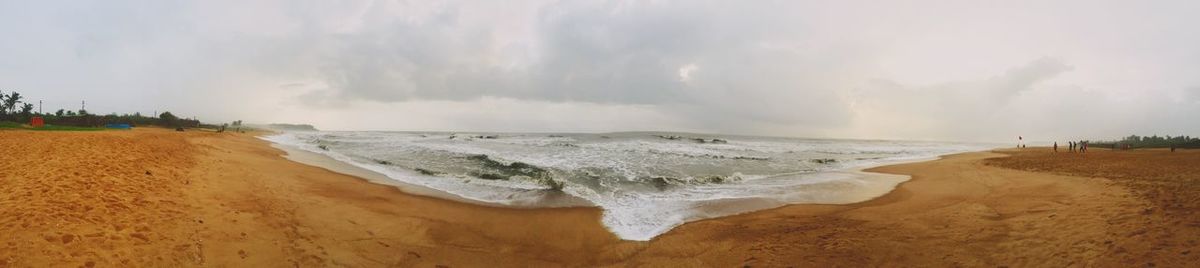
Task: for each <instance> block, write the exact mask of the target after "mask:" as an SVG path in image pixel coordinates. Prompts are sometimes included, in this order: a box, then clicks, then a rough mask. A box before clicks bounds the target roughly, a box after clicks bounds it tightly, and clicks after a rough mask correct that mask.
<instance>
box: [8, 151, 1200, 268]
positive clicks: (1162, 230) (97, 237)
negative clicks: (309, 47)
mask: <svg viewBox="0 0 1200 268" xmlns="http://www.w3.org/2000/svg"><path fill="white" fill-rule="evenodd" d="M281 153H282V152H281V151H279V150H277V149H274V148H271V147H270V146H268V145H267V144H266V143H265V142H263V141H261V140H258V139H255V138H253V137H252V136H251V135H249V134H234V133H220V134H218V133H211V132H198V131H190V132H185V133H177V132H173V131H167V130H161V129H138V130H135V131H102V132H30V131H0V228H2V229H0V231H3V233H4V235H3V236H0V267H3V266H19V267H24V266H50V265H53V266H92V265H95V266H238V267H242V266H249V267H290V266H302V267H314V266H352V267H363V266H367V267H378V266H400V267H409V266H419V267H434V266H439V265H441V266H449V267H455V266H458V267H463V266H466V267H479V266H486V267H497V266H514V267H522V266H524V267H527V266H627V265H650V266H718V267H730V266H743V265H749V266H766V267H774V266H827V265H840V266H862V265H902V266H930V265H938V266H945V265H971V266H977V265H978V266H983V265H986V266H1064V265H1092V266H1128V265H1137V266H1144V265H1146V264H1148V263H1154V264H1156V265H1159V266H1196V265H1197V264H1200V261H1198V260H1197V256H1200V252H1198V251H1196V249H1197V242H1196V239H1197V238H1196V237H1195V236H1191V237H1182V236H1180V237H1175V238H1169V237H1168V236H1170V234H1191V233H1187V231H1193V232H1194V231H1195V228H1196V225H1195V224H1196V222H1195V221H1194V220H1195V218H1194V216H1180V215H1193V214H1184V212H1181V211H1177V210H1167V209H1161V210H1156V209H1150V212H1146V211H1147V208H1153V207H1155V206H1159V207H1162V205H1160V204H1158V203H1156V202H1158V201H1154V199H1153V198H1148V195H1146V194H1142V192H1143V190H1141V189H1139V188H1131V186H1129V185H1126V184H1123V183H1119V182H1118V181H1114V180H1109V179H1102V178H1089V177H1073V176H1068V175H1056V174H1050V173H1034V172H1027V171H1018V170H1014V169H1008V168H1003V167H1000V166H1006V167H1008V165H1007V164H997V163H992V162H991V161H996V160H988V161H986V162H988V163H986V164H985V160H984V159H986V158H993V157H1000V156H1003V155H1001V154H997V153H986V152H983V153H967V154H959V155H954V156H949V157H947V158H945V159H943V160H938V161H931V162H923V163H913V164H904V165H897V166H889V167H882V168H876V169H874V171H877V172H885V173H896V174H911V175H913V180H911V181H909V182H906V183H904V184H902V185H901V186H900V187H899V188H898V189H897V190H896V191H894V192H892V193H889V194H887V195H885V196H883V197H881V198H879V199H875V200H872V201H868V202H864V203H859V204H852V205H792V206H786V207H782V208H777V209H771V210H765V211H759V212H753V213H747V214H743V215H737V216H731V217H725V218H718V219H711V220H704V221H699V222H693V223H689V224H685V225H683V226H680V227H678V228H676V229H675V230H672V231H671V232H669V233H667V234H664V235H662V236H660V237H658V238H656V239H654V240H652V241H649V242H630V241H620V240H618V239H616V238H615V237H614V236H613V235H612V234H610V233H608V232H607V231H606V230H605V229H604V228H603V227H602V226H601V225H600V223H599V218H600V213H601V212H600V211H599V210H598V209H595V208H563V209H508V208H495V207H485V206H478V205H471V204H463V203H458V202H453V201H446V200H441V199H435V198H429V197H421V196H415V195H409V194H405V193H402V192H400V191H398V190H396V188H394V187H391V186H384V185H378V184H372V183H368V182H366V181H364V180H361V179H358V178H355V177H351V176H347V175H342V174H338V173H333V172H330V171H327V170H324V169H320V168H316V167H311V166H306V165H301V164H297V163H294V162H291V161H288V160H286V159H284V158H282V157H279V154H281ZM1160 153H1165V152H1160ZM1023 157H1025V156H1022V155H1018V156H1017V157H1014V159H1018V158H1019V159H1024V158H1023ZM1114 161H1120V160H1114ZM1177 161H1183V162H1184V163H1186V164H1189V165H1193V166H1195V165H1196V164H1200V158H1182V159H1181V160H1177ZM1025 166H1027V165H1026V164H1020V163H1016V164H1013V165H1012V166H1011V167H1013V168H1019V169H1022V168H1023V167H1025ZM1188 172H1192V171H1188ZM1061 174H1072V173H1069V172H1065V173H1061ZM1189 174H1191V175H1188V176H1185V178H1196V177H1197V176H1196V173H1189ZM1130 189H1134V190H1130ZM1190 189H1194V188H1190ZM1160 190H1169V189H1160ZM1178 200H1182V202H1194V200H1195V199H1186V198H1180V199H1178ZM1183 207H1195V204H1186V205H1184V206H1183ZM1168 213H1173V214H1170V215H1168ZM1164 222H1166V223H1164ZM1189 228H1190V229H1189ZM1163 241H1166V242H1163Z"/></svg>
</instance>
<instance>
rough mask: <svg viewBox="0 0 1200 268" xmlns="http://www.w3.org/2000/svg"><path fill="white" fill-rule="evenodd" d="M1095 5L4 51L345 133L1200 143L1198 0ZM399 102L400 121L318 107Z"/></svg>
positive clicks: (507, 16)
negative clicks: (1083, 137)
mask: <svg viewBox="0 0 1200 268" xmlns="http://www.w3.org/2000/svg"><path fill="white" fill-rule="evenodd" d="M1080 5H1081V4H1080V3H1054V4H1047V5H1037V6H1036V7H1034V5H1023V4H1014V5H1012V6H1008V7H1005V8H1003V9H994V8H985V7H979V6H976V5H970V4H963V3H959V2H956V1H951V2H938V1H929V2H924V3H920V4H915V3H906V4H891V3H870V4H859V3H845V2H825V3H821V2H799V1H763V2H751V3H730V2H724V1H628V2H626V1H561V2H558V1H534V0H528V1H504V2H497V3H492V2H482V3H481V2H467V1H364V2H324V1H256V2H253V3H241V2H221V1H205V2H155V3H141V2H122V1H104V2H90V3H76V2H61V3H56V2H53V1H39V2H36V3H35V2H12V3H3V4H0V34H3V35H5V36H4V37H5V38H6V40H14V41H13V42H3V43H0V58H3V59H5V60H4V61H0V87H2V88H6V89H10V90H11V89H19V90H22V91H23V93H26V95H29V96H35V97H36V98H42V99H46V100H49V101H51V102H50V105H51V106H52V107H51V108H57V107H66V108H71V107H75V106H76V103H77V102H78V101H79V100H80V99H86V100H88V101H89V103H94V104H93V105H94V106H93V107H95V109H99V110H102V111H113V112H134V111H140V112H144V113H148V112H151V111H153V110H161V109H167V108H170V109H174V110H182V111H183V113H184V114H197V115H200V116H201V117H205V118H212V119H210V120H233V119H247V120H248V121H254V120H264V121H265V120H276V121H310V122H311V123H316V124H319V125H320V124H329V125H335V126H338V127H340V128H348V129H354V128H358V129H361V128H374V129H380V128H383V129H422V128H480V127H481V126H486V128H493V129H506V130H521V129H526V128H528V130H531V131H561V130H587V131H596V130H597V128H595V127H590V126H585V125H580V124H569V123H565V122H571V120H570V119H572V118H587V119H586V120H584V121H586V122H590V124H591V125H592V126H604V128H603V129H607V130H614V131H615V130H628V129H647V128H652V129H666V130H691V131H710V132H730V133H747V134H769V135H788V136H833V137H862V138H872V137H884V138H920V139H926V138H936V139H969V140H978V139H982V140H998V139H1006V138H1007V137H1008V136H1010V135H1011V134H1012V133H1016V132H1021V133H1038V132H1042V133H1057V134H1053V135H1078V134H1072V133H1068V132H1065V131H1063V132H1060V131H1059V126H1062V125H1063V122H1064V121H1066V122H1072V123H1067V124H1068V125H1070V124H1074V123H1073V122H1082V121H1088V120H1091V119H1090V118H1091V117H1096V116H1102V117H1103V118H1106V119H1107V121H1108V122H1109V123H1110V124H1109V125H1112V127H1110V128H1105V129H1095V130H1089V131H1092V132H1090V133H1092V134H1094V135H1123V134H1124V132H1137V131H1151V130H1159V129H1162V130H1164V131H1200V129H1197V128H1200V126H1196V125H1195V124H1182V123H1178V122H1179V121H1180V120H1183V119H1186V118H1188V115H1187V114H1189V113H1192V112H1195V110H1196V108H1194V107H1195V106H1196V105H1195V103H1196V100H1197V99H1200V97H1196V96H1200V94H1197V93H1196V92H1197V89H1196V87H1195V85H1197V84H1200V78H1196V77H1194V75H1192V73H1193V72H1192V71H1194V70H1197V68H1198V65H1200V64H1196V62H1200V61H1196V59H1197V58H1196V54H1195V53H1194V51H1195V50H1194V47H1196V46H1197V45H1200V36H1196V34H1195V33H1194V31H1191V25H1194V22H1195V21H1192V20H1191V19H1189V18H1190V16H1189V14H1187V13H1186V12H1183V10H1188V6H1194V4H1190V3H1148V4H1145V5H1130V6H1117V5H1099V4H1089V5H1086V6H1088V7H1089V10H1090V11H1089V12H1077V11H1078V10H1075V8H1077V7H1078V6H1080ZM931 9H932V10H937V11H938V12H939V14H943V16H928V14H927V13H926V12H927V11H928V10H931ZM1012 14H1023V15H1022V17H1021V18H1020V19H1013V18H1012V17H1011V16H1012ZM1064 14H1065V15H1064ZM1123 22H1130V23H1123ZM1134 22H1136V23H1134ZM1144 48H1148V49H1144ZM1188 70H1192V71H1188ZM1189 100H1190V101H1189ZM214 104H219V106H220V107H221V109H213V107H214V106H215V105H214ZM434 104H436V105H434ZM1098 107H1106V108H1109V109H1099V108H1098ZM1112 107H1119V108H1112ZM539 111H547V112H551V111H552V113H553V114H548V115H539ZM597 111H603V112H600V113H602V114H596V113H597ZM393 112H395V113H403V114H397V115H394V116H393V118H396V120H397V121H398V122H397V123H389V124H383V125H379V124H378V123H365V122H364V123H358V124H350V123H347V122H353V121H348V120H339V119H330V118H328V117H326V116H318V114H338V115H341V116H343V117H348V116H353V115H354V114H359V115H364V117H365V115H367V114H372V115H373V114H379V113H393ZM1146 114H1156V116H1155V117H1153V118H1152V119H1151V120H1145V119H1142V118H1141V117H1139V116H1138V115H1146ZM631 117H636V118H639V119H638V120H637V122H636V123H632V121H630V122H631V123H622V122H626V121H629V120H630V119H629V118H631ZM418 118H419V119H418ZM1155 118H1162V119H1161V120H1157V119H1155ZM651 119H652V120H651ZM401 122H403V123H401ZM418 122H419V123H418ZM481 122H488V123H481ZM515 126H522V127H519V128H517V129H513V127H515ZM1073 126H1074V127H1075V129H1082V130H1087V129H1088V128H1089V127H1088V126H1087V125H1082V124H1080V125H1073ZM1047 136H1051V135H1050V134H1047Z"/></svg>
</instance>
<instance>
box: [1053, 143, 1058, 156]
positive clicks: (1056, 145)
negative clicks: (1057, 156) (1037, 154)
mask: <svg viewBox="0 0 1200 268" xmlns="http://www.w3.org/2000/svg"><path fill="white" fill-rule="evenodd" d="M1054 152H1055V153H1057V152H1058V142H1057V141H1056V142H1054Z"/></svg>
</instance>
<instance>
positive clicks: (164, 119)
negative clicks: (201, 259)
mask: <svg viewBox="0 0 1200 268" xmlns="http://www.w3.org/2000/svg"><path fill="white" fill-rule="evenodd" d="M24 99H25V96H22V95H21V93H17V92H16V91H12V92H9V93H7V94H5V93H4V92H3V91H0V121H12V122H18V123H29V121H30V119H32V118H33V117H42V119H43V120H44V121H45V123H46V124H50V125H59V126H76V127H102V126H104V125H106V124H129V125H130V126H147V125H155V126H163V127H170V128H178V127H213V126H208V125H201V124H200V121H199V120H193V119H187V118H180V117H178V116H175V115H174V114H171V112H162V113H160V114H158V115H156V116H144V115H142V114H141V113H133V114H117V113H111V114H107V115H97V114H92V113H89V112H88V111H87V110H84V109H79V110H78V111H72V110H65V109H58V111H55V112H53V113H38V112H34V111H33V103H28V102H25V101H24ZM239 123H240V122H239Z"/></svg>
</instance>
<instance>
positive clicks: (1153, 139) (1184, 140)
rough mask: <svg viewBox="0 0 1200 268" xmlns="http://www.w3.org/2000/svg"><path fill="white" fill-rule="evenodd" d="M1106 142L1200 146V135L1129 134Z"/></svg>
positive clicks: (1122, 144)
mask: <svg viewBox="0 0 1200 268" xmlns="http://www.w3.org/2000/svg"><path fill="white" fill-rule="evenodd" d="M1103 143H1104V144H1108V145H1112V144H1114V143H1115V144H1117V145H1118V146H1124V145H1126V144H1128V145H1129V147H1130V148H1168V147H1175V148H1200V137H1191V136H1174V137H1172V136H1170V135H1167V136H1162V137H1160V136H1158V135H1153V136H1138V135H1129V136H1128V137H1124V138H1121V139H1120V140H1117V141H1107V142H1103Z"/></svg>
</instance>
